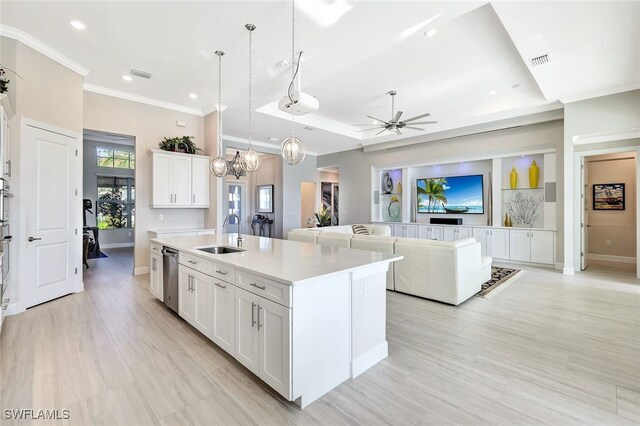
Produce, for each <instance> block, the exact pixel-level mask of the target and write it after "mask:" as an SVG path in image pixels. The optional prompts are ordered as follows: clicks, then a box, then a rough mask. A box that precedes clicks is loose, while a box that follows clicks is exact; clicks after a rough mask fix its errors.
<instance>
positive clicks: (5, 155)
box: [0, 106, 11, 177]
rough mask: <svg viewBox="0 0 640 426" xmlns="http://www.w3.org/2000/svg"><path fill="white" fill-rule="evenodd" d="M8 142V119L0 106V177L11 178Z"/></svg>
mask: <svg viewBox="0 0 640 426" xmlns="http://www.w3.org/2000/svg"><path fill="white" fill-rule="evenodd" d="M9 140H10V139H9V117H8V115H7V112H6V110H5V108H4V107H2V106H0V177H2V175H5V176H9V177H10V176H11V160H10V159H9Z"/></svg>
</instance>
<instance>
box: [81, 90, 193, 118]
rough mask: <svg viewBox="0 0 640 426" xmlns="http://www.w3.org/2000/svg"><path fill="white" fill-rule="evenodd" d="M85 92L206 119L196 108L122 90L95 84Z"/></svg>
mask: <svg viewBox="0 0 640 426" xmlns="http://www.w3.org/2000/svg"><path fill="white" fill-rule="evenodd" d="M84 90H85V91H87V92H92V93H98V94H100V95H106V96H112V97H114V98H120V99H125V100H127V101H132V102H139V103H141V104H147V105H151V106H156V107H159V108H165V109H170V110H173V111H178V112H183V113H185V114H191V115H197V116H199V117H204V113H203V112H202V110H199V109H196V108H190V107H186V106H182V105H178V104H172V103H170V102H165V101H160V100H158V99H153V98H147V97H145V96H139V95H134V94H132V93H127V92H121V91H120V90H114V89H109V88H108V87H103V86H97V85H95V84H89V83H85V84H84Z"/></svg>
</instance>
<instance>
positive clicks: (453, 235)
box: [443, 226, 458, 241]
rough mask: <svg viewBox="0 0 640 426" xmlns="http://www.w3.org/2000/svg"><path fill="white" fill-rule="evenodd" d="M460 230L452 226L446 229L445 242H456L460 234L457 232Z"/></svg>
mask: <svg viewBox="0 0 640 426" xmlns="http://www.w3.org/2000/svg"><path fill="white" fill-rule="evenodd" d="M457 229H458V228H454V227H452V226H447V227H445V228H444V233H443V234H444V236H443V240H444V241H454V240H457V239H458V238H457V237H458V233H457V232H456V231H457Z"/></svg>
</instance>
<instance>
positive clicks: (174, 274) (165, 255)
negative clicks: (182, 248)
mask: <svg viewBox="0 0 640 426" xmlns="http://www.w3.org/2000/svg"><path fill="white" fill-rule="evenodd" d="M162 289H163V292H164V293H163V296H164V304H165V305H167V306H168V307H169V309H171V310H172V311H174V312H178V252H177V251H176V250H173V249H171V248H169V247H163V248H162Z"/></svg>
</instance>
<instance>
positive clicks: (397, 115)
mask: <svg viewBox="0 0 640 426" xmlns="http://www.w3.org/2000/svg"><path fill="white" fill-rule="evenodd" d="M401 116H402V111H398V112H396V116H395V117H393V118H392V119H391V122H392V123H397V122H398V121H400V117H401Z"/></svg>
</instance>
